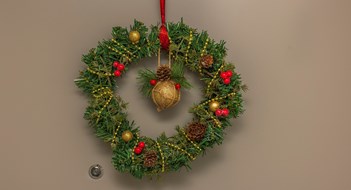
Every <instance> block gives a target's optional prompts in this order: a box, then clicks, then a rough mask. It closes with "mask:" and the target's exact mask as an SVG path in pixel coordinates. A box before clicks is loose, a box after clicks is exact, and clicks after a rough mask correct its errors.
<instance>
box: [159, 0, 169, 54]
mask: <svg viewBox="0 0 351 190" xmlns="http://www.w3.org/2000/svg"><path fill="white" fill-rule="evenodd" d="M165 1H166V0H160V11H161V22H162V24H161V27H160V33H159V36H158V38H159V39H160V43H161V47H162V48H163V49H165V50H168V48H169V36H168V31H167V28H166V2H165Z"/></svg>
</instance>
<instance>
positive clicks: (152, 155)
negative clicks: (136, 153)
mask: <svg viewBox="0 0 351 190" xmlns="http://www.w3.org/2000/svg"><path fill="white" fill-rule="evenodd" d="M156 163H157V153H156V151H154V150H150V151H147V152H146V153H145V156H144V166H145V167H148V168H150V167H154V166H155V165H156Z"/></svg>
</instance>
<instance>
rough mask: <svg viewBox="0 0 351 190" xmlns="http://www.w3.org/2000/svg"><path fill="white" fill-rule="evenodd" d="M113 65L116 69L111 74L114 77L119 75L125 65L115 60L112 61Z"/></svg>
mask: <svg viewBox="0 0 351 190" xmlns="http://www.w3.org/2000/svg"><path fill="white" fill-rule="evenodd" d="M113 67H114V68H115V69H116V70H115V72H114V73H113V74H114V75H115V76H116V77H119V76H121V74H122V71H123V70H124V68H125V66H124V65H123V64H122V63H119V62H118V61H115V62H113Z"/></svg>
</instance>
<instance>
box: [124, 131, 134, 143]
mask: <svg viewBox="0 0 351 190" xmlns="http://www.w3.org/2000/svg"><path fill="white" fill-rule="evenodd" d="M122 139H123V140H124V141H125V142H129V141H130V140H132V139H133V133H132V132H130V131H124V132H123V133H122Z"/></svg>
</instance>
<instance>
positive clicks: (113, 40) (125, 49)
mask: <svg viewBox="0 0 351 190" xmlns="http://www.w3.org/2000/svg"><path fill="white" fill-rule="evenodd" d="M111 41H112V42H114V43H115V44H117V45H118V46H119V47H120V48H122V49H123V50H124V51H125V52H127V53H128V54H129V55H130V56H132V57H134V58H136V57H137V56H136V55H134V54H133V53H132V52H130V51H129V50H127V48H126V47H124V46H123V45H122V44H120V43H119V42H117V41H116V40H115V39H113V38H112V39H111Z"/></svg>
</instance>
